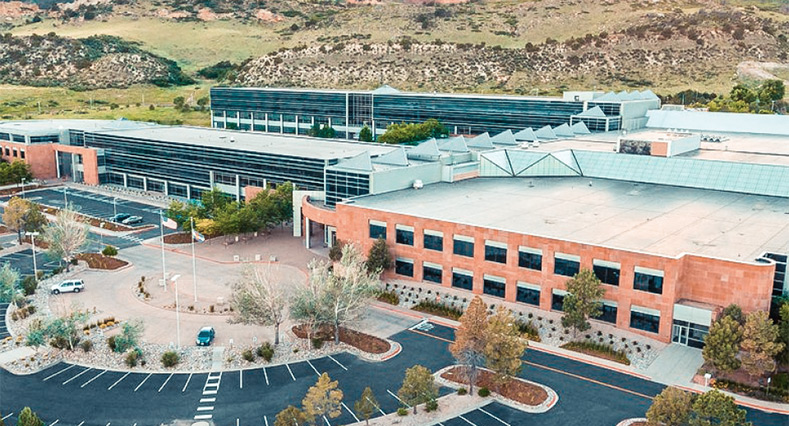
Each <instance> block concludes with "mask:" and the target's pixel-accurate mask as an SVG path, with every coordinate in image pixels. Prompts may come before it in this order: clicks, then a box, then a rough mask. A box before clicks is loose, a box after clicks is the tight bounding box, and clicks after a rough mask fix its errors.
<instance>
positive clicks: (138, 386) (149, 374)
mask: <svg viewBox="0 0 789 426" xmlns="http://www.w3.org/2000/svg"><path fill="white" fill-rule="evenodd" d="M151 375H153V373H148V375H147V376H145V378H144V379H142V381H141V382H140V384H139V385H137V387H136V388H134V391H135V392H137V389H139V388H140V387H141V386H142V385H143V384H144V383H145V382H147V381H148V378H149V377H151Z"/></svg>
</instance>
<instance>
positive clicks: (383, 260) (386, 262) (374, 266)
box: [367, 237, 394, 273]
mask: <svg viewBox="0 0 789 426" xmlns="http://www.w3.org/2000/svg"><path fill="white" fill-rule="evenodd" d="M393 264H394V259H393V257H392V252H391V251H389V245H388V244H387V243H386V240H385V239H383V238H382V237H378V239H377V240H375V243H373V246H372V247H370V252H369V253H367V270H368V271H369V272H371V273H372V272H375V271H378V272H379V273H380V272H383V271H386V270H389V269H392V266H393Z"/></svg>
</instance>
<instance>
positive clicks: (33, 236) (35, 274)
mask: <svg viewBox="0 0 789 426" xmlns="http://www.w3.org/2000/svg"><path fill="white" fill-rule="evenodd" d="M25 235H27V236H28V237H30V243H31V244H33V277H35V279H36V281H38V267H37V266H36V237H37V236H38V232H25Z"/></svg>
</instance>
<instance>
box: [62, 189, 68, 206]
mask: <svg viewBox="0 0 789 426" xmlns="http://www.w3.org/2000/svg"><path fill="white" fill-rule="evenodd" d="M66 189H68V188H67V187H65V186H64V187H63V208H68V198H66Z"/></svg>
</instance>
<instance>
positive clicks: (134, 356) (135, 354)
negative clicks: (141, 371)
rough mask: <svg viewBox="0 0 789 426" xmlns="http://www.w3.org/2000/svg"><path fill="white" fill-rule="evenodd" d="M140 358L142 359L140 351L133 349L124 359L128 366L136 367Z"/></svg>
mask: <svg viewBox="0 0 789 426" xmlns="http://www.w3.org/2000/svg"><path fill="white" fill-rule="evenodd" d="M139 358H140V350H139V349H132V350H130V351H129V352H128V353H126V358H125V359H124V362H126V365H128V366H129V367H136V366H137V360H138V359H139Z"/></svg>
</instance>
